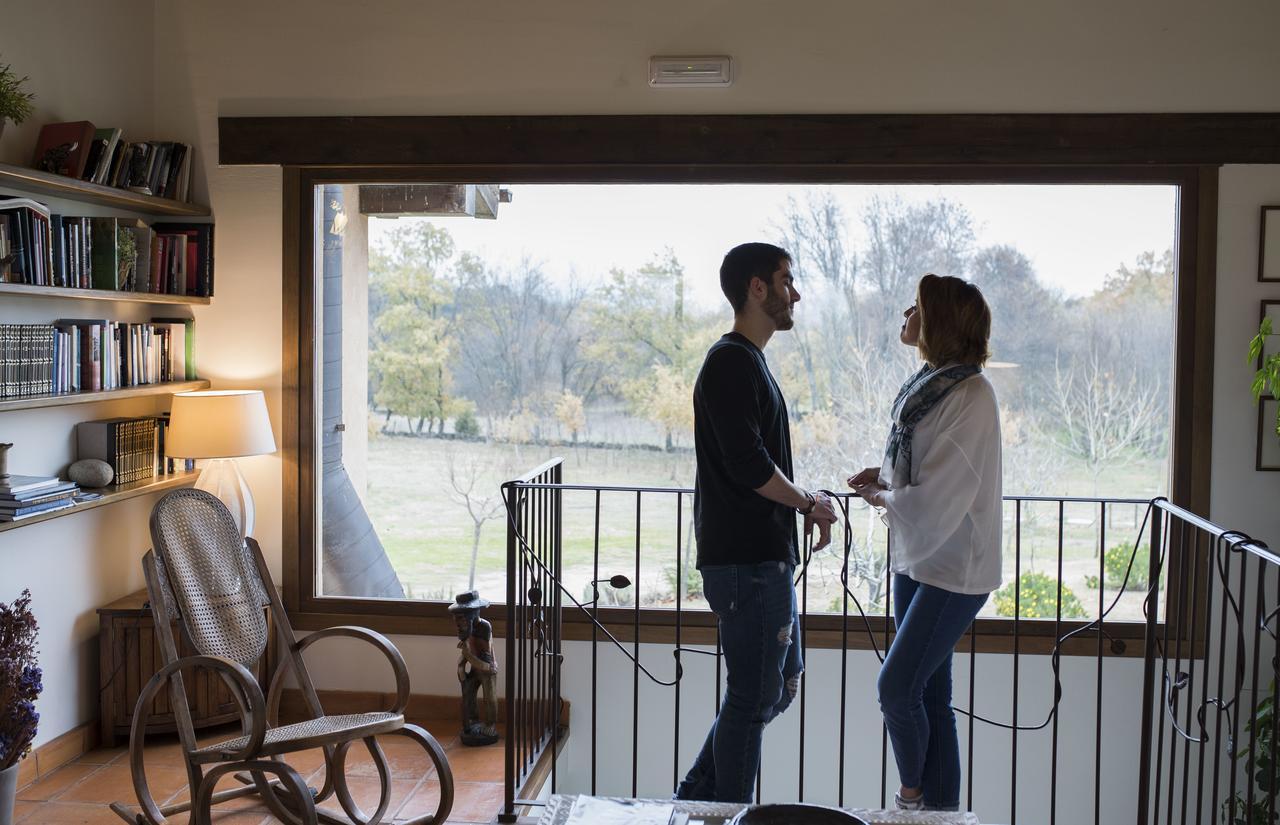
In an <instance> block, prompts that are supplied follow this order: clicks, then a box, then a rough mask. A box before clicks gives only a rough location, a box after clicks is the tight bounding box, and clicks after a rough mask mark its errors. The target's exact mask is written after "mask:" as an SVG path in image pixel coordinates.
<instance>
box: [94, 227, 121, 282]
mask: <svg viewBox="0 0 1280 825" xmlns="http://www.w3.org/2000/svg"><path fill="white" fill-rule="evenodd" d="M118 223H119V220H118V219H117V218H90V219H89V227H90V232H91V233H92V238H93V245H92V247H91V254H92V256H93V257H92V262H91V264H90V266H91V267H92V269H91V271H92V273H93V276H92V284H93V288H94V289H106V290H111V291H115V290H116V289H118V288H119V286H118V284H117V279H118V278H119V277H120V256H119V243H120V241H119V238H118V237H117V235H116V229H117V225H118Z"/></svg>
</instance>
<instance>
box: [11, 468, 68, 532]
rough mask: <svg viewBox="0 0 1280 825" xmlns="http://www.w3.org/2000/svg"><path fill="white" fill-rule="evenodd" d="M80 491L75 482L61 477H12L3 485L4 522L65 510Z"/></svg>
mask: <svg viewBox="0 0 1280 825" xmlns="http://www.w3.org/2000/svg"><path fill="white" fill-rule="evenodd" d="M79 492H80V488H78V487H77V486H76V485H75V482H72V481H63V480H62V479H60V478H58V477H57V476H10V477H9V482H8V484H7V485H4V486H3V487H0V522H9V521H21V520H23V519H26V518H31V517H32V516H38V515H40V514H41V513H49V512H52V511H54V510H65V509H66V508H68V507H70V506H71V505H73V504H74V503H75V496H76V495H77V494H78V493H79Z"/></svg>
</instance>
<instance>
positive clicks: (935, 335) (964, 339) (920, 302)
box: [916, 272, 991, 367]
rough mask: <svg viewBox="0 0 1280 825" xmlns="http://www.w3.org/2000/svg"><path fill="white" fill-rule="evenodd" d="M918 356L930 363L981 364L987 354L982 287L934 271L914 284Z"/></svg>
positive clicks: (987, 324)
mask: <svg viewBox="0 0 1280 825" xmlns="http://www.w3.org/2000/svg"><path fill="white" fill-rule="evenodd" d="M916 311H917V312H919V313H920V340H919V343H918V344H917V346H918V347H919V349H920V356H921V357H922V358H924V360H925V361H926V362H928V363H929V364H930V365H931V366H933V367H942V366H946V365H948V364H973V365H975V366H979V367H980V366H982V365H983V364H985V363H987V359H988V358H990V357H991V350H990V348H989V346H988V345H989V344H990V341H991V308H990V307H988V306H987V301H986V299H985V298H983V297H982V290H980V289H978V288H977V287H976V286H974V285H973V284H971V283H969V282H968V281H966V280H964V279H963V278H953V277H951V276H949V275H934V274H933V273H932V272H931V273H929V274H928V275H925V276H924V277H923V278H921V279H920V285H919V286H918V287H916Z"/></svg>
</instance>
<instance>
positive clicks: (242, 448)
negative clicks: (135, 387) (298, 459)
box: [164, 390, 276, 537]
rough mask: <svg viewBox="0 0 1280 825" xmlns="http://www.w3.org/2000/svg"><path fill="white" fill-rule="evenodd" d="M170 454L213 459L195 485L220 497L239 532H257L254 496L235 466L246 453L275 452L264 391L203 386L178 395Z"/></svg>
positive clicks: (168, 437)
mask: <svg viewBox="0 0 1280 825" xmlns="http://www.w3.org/2000/svg"><path fill="white" fill-rule="evenodd" d="M164 446H165V455H167V456H169V457H170V458H207V459H213V460H212V461H210V462H209V463H208V464H206V465H205V466H204V469H203V470H201V472H200V477H199V478H198V479H196V485H195V486H196V489H198V490H205V491H206V492H209V493H212V494H213V495H215V496H217V497H218V498H219V499H221V501H222V503H223V504H225V505H227V509H228V510H230V511H231V517H232V518H233V519H235V522H236V526H237V527H239V528H240V535H241V536H242V537H243V536H249V535H253V496H252V495H251V494H250V493H249V485H247V484H246V483H245V481H244V476H242V475H241V474H240V468H239V467H237V466H236V461H235V460H236V459H237V458H239V457H241V456H250V455H265V454H267V453H274V452H275V451H276V440H275V438H274V436H272V434H271V421H270V420H269V419H268V418H267V402H266V399H265V398H264V397H263V395H262V391H261V390H200V391H197V392H180V393H176V394H175V395H174V396H173V408H172V411H171V412H170V414H169V430H168V432H167V433H166V435H165V445H164Z"/></svg>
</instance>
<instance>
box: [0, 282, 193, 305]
mask: <svg viewBox="0 0 1280 825" xmlns="http://www.w3.org/2000/svg"><path fill="white" fill-rule="evenodd" d="M0 294H7V295H30V296H31V297H33V298H78V299H81V300H90V301H120V302H126V303H134V304H202V305H204V304H210V303H212V302H213V299H212V298H202V297H199V296H195V295H157V294H154V293H151V292H125V291H123V290H110V289H72V288H70V287H61V286H31V285H29V284H0Z"/></svg>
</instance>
